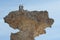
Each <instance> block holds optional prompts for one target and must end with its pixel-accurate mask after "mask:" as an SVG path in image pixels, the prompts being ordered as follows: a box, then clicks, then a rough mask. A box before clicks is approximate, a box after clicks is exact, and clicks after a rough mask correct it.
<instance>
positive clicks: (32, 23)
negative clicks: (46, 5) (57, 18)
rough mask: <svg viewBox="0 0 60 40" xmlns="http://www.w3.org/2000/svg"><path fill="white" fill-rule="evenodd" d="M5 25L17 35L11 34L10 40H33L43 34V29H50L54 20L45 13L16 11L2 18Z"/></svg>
mask: <svg viewBox="0 0 60 40" xmlns="http://www.w3.org/2000/svg"><path fill="white" fill-rule="evenodd" d="M4 20H5V22H6V23H8V24H9V26H10V27H12V28H13V29H19V30H20V32H18V33H11V36H10V37H11V39H10V40H34V37H36V36H39V35H41V34H45V33H46V31H45V28H47V27H51V25H52V24H53V22H54V20H53V19H52V18H49V16H48V12H47V11H28V10H24V9H23V10H20V9H19V10H17V11H12V12H9V14H8V15H7V16H6V17H4Z"/></svg>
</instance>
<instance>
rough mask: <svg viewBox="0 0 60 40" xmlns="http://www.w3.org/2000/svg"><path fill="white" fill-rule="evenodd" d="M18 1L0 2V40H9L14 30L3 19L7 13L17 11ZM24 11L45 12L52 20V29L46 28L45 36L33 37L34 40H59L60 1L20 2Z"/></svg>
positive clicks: (7, 0) (36, 0)
mask: <svg viewBox="0 0 60 40" xmlns="http://www.w3.org/2000/svg"><path fill="white" fill-rule="evenodd" d="M20 3H21V2H20V0H0V40H10V34H11V32H13V33H15V32H17V31H18V30H17V29H16V30H14V29H12V28H10V27H9V25H8V24H7V23H4V19H3V18H4V17H5V16H6V15H8V13H9V12H11V11H14V10H18V7H19V4H20ZM22 3H23V5H24V9H26V10H43V11H44V10H47V11H48V13H49V17H50V18H53V19H54V21H55V22H54V24H53V25H52V28H46V29H45V30H46V34H43V35H40V36H38V37H35V40H60V26H59V23H60V0H22Z"/></svg>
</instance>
